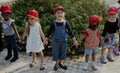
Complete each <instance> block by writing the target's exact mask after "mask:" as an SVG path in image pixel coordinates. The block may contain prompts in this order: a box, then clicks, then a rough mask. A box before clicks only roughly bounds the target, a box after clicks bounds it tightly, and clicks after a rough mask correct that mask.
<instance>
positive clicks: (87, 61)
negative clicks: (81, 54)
mask: <svg viewBox="0 0 120 73" xmlns="http://www.w3.org/2000/svg"><path fill="white" fill-rule="evenodd" d="M91 54H92V50H89V49H85V65H84V68H83V69H84V70H87V69H88V66H89V56H90V55H91Z"/></svg>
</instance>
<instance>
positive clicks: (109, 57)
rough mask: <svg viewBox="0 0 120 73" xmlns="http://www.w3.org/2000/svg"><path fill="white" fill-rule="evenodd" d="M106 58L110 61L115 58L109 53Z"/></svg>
mask: <svg viewBox="0 0 120 73" xmlns="http://www.w3.org/2000/svg"><path fill="white" fill-rule="evenodd" d="M107 58H108V60H109V61H111V62H114V60H115V59H114V57H113V55H112V54H109V55H108V57H107Z"/></svg>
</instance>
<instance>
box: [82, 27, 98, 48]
mask: <svg viewBox="0 0 120 73" xmlns="http://www.w3.org/2000/svg"><path fill="white" fill-rule="evenodd" d="M84 35H85V38H86V39H85V43H84V46H85V48H86V49H90V50H93V49H94V48H96V47H97V46H98V45H99V32H98V29H96V30H95V31H93V30H91V29H89V28H87V29H86V31H85V32H84Z"/></svg>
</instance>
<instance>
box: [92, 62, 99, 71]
mask: <svg viewBox="0 0 120 73" xmlns="http://www.w3.org/2000/svg"><path fill="white" fill-rule="evenodd" d="M92 67H93V69H94V70H98V68H97V64H96V62H92Z"/></svg>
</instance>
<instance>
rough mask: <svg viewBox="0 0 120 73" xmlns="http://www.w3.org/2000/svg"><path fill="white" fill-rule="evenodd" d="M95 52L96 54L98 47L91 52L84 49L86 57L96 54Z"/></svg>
mask: <svg viewBox="0 0 120 73" xmlns="http://www.w3.org/2000/svg"><path fill="white" fill-rule="evenodd" d="M97 52H98V47H96V48H94V49H93V50H90V49H87V48H85V54H86V55H91V54H93V53H97Z"/></svg>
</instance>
